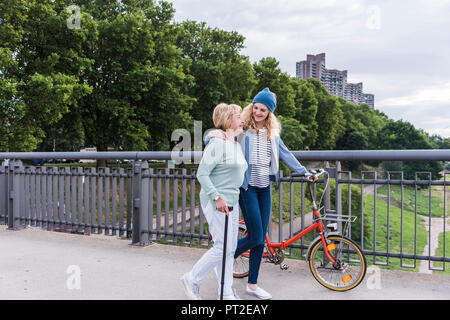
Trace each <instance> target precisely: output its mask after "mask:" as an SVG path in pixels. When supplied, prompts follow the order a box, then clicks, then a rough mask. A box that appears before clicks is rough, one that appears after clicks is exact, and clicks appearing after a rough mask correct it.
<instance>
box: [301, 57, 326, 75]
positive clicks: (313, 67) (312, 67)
mask: <svg viewBox="0 0 450 320" xmlns="http://www.w3.org/2000/svg"><path fill="white" fill-rule="evenodd" d="M324 73H325V53H320V54H318V55H312V54H308V55H307V56H306V60H305V61H300V62H297V64H296V75H297V78H300V79H304V80H306V79H309V78H315V79H317V80H320V81H322V80H323V77H324Z"/></svg>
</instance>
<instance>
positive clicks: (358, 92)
mask: <svg viewBox="0 0 450 320" xmlns="http://www.w3.org/2000/svg"><path fill="white" fill-rule="evenodd" d="M347 75H348V72H347V70H343V71H341V70H337V69H327V68H326V64H325V53H320V54H317V55H312V54H308V55H307V56H306V60H304V61H299V62H297V63H296V76H297V78H299V79H303V80H306V79H309V78H315V79H317V80H319V81H320V82H322V84H323V86H324V87H325V88H326V89H327V91H328V92H329V93H331V94H332V95H334V96H336V97H341V98H344V99H345V100H347V101H350V102H353V103H356V104H358V105H360V104H361V103H367V104H368V105H369V106H370V107H371V108H372V109H374V108H375V103H374V102H375V96H374V95H373V94H370V93H364V92H363V83H362V82H359V83H348V82H347Z"/></svg>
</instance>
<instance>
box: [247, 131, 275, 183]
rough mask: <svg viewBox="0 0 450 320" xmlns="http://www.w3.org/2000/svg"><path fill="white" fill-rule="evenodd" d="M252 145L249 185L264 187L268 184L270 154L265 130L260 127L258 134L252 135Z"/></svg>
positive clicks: (270, 150) (270, 146)
mask: <svg viewBox="0 0 450 320" xmlns="http://www.w3.org/2000/svg"><path fill="white" fill-rule="evenodd" d="M254 139H255V140H254V147H253V151H252V154H251V155H250V164H251V165H252V172H251V175H250V181H249V185H251V186H254V187H258V188H265V187H267V186H268V185H269V183H270V180H269V172H270V171H269V168H270V156H271V154H272V143H271V141H270V140H267V130H266V129H260V130H259V132H258V134H255V135H254Z"/></svg>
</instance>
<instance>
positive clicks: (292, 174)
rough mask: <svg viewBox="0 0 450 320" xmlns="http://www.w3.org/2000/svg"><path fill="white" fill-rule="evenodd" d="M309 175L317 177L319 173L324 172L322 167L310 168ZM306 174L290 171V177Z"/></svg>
mask: <svg viewBox="0 0 450 320" xmlns="http://www.w3.org/2000/svg"><path fill="white" fill-rule="evenodd" d="M308 173H309V174H311V175H314V176H316V177H317V178H318V177H320V176H321V175H323V174H324V173H325V170H324V169H311V170H309V172H308ZM306 176H307V175H306V174H300V173H291V177H293V178H295V177H306Z"/></svg>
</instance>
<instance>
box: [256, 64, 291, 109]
mask: <svg viewBox="0 0 450 320" xmlns="http://www.w3.org/2000/svg"><path fill="white" fill-rule="evenodd" d="M253 70H254V71H255V78H256V80H257V83H256V86H255V88H254V90H253V92H252V97H254V96H255V95H256V94H257V93H258V92H259V91H261V90H263V89H264V88H266V87H268V88H270V91H272V92H274V93H275V94H276V95H277V108H276V110H275V114H276V115H281V116H283V117H289V118H293V117H294V116H295V101H294V98H295V93H294V89H293V87H292V85H291V77H290V76H289V75H288V74H287V73H284V72H282V71H281V69H280V68H279V62H278V61H277V60H276V59H275V58H272V57H269V58H263V59H261V60H260V61H259V62H257V63H254V64H253Z"/></svg>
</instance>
